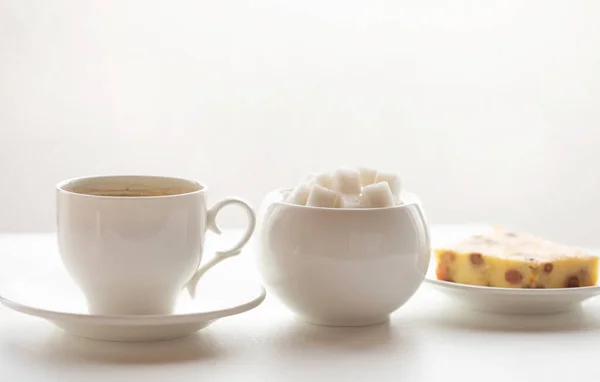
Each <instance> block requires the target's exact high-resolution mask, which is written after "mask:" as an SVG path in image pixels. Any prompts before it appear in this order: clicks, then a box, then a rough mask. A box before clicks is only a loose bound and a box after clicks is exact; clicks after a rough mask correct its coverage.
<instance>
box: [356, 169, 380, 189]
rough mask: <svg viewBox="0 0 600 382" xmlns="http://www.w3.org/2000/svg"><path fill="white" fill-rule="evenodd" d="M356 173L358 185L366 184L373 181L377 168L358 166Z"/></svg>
mask: <svg viewBox="0 0 600 382" xmlns="http://www.w3.org/2000/svg"><path fill="white" fill-rule="evenodd" d="M358 173H359V174H360V185H361V186H368V185H369V184H373V183H375V177H376V176H377V170H375V169H372V168H368V167H359V168H358Z"/></svg>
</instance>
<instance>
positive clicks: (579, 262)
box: [434, 228, 598, 288]
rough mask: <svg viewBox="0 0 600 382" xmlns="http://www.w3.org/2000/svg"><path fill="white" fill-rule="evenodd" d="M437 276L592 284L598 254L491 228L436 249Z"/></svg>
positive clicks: (491, 282)
mask: <svg viewBox="0 0 600 382" xmlns="http://www.w3.org/2000/svg"><path fill="white" fill-rule="evenodd" d="M434 253H435V256H436V260H437V268H436V275H437V278H438V279H440V280H445V281H453V282H457V283H462V284H472V285H483V286H493V287H506V288H566V287H576V286H589V285H595V284H596V282H597V278H598V258H597V257H596V256H594V255H591V254H589V253H587V252H586V251H584V250H582V249H579V248H575V247H570V246H566V245H562V244H558V243H554V242H551V241H548V240H545V239H542V238H539V237H537V236H534V235H532V234H529V233H524V232H515V231H509V230H504V229H500V228H497V229H493V230H491V231H490V232H487V233H485V234H479V235H473V236H469V237H467V238H465V239H463V240H461V241H459V242H456V243H454V244H451V245H447V246H443V247H440V248H438V249H436V250H435V251H434Z"/></svg>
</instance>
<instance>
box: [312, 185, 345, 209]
mask: <svg viewBox="0 0 600 382" xmlns="http://www.w3.org/2000/svg"><path fill="white" fill-rule="evenodd" d="M338 204H339V194H338V193H337V192H335V191H332V190H329V189H327V188H325V187H321V186H319V185H318V184H315V185H313V186H312V189H311V190H310V195H309V196H308V200H307V201H306V205H307V206H311V207H329V208H335V207H337V206H338Z"/></svg>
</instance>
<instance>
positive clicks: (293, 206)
mask: <svg viewBox="0 0 600 382" xmlns="http://www.w3.org/2000/svg"><path fill="white" fill-rule="evenodd" d="M286 191H293V188H289V187H282V188H276V189H274V190H272V191H271V192H269V194H268V195H270V194H273V193H276V192H277V193H279V194H282V193H284V192H286ZM404 192H405V193H406V194H409V195H411V196H413V197H416V198H418V196H417V194H415V193H413V192H409V191H404ZM272 204H280V205H283V206H288V207H291V208H304V209H309V210H317V211H319V210H320V211H339V212H342V211H365V212H367V211H389V210H394V209H401V208H406V207H409V206H412V205H417V206H418V204H419V203H418V202H417V201H416V200H411V201H409V202H406V203H405V202H403V203H402V204H394V205H393V206H389V207H356V208H338V207H315V206H305V205H300V204H293V203H288V202H286V201H285V200H275V201H273V202H272Z"/></svg>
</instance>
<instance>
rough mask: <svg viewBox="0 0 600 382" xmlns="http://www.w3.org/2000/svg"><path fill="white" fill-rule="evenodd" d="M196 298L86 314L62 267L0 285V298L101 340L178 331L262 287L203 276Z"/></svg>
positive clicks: (230, 308) (234, 310) (232, 310)
mask: <svg viewBox="0 0 600 382" xmlns="http://www.w3.org/2000/svg"><path fill="white" fill-rule="evenodd" d="M197 293H198V294H197V296H196V299H195V300H192V299H190V298H189V296H188V295H187V293H182V294H181V298H180V300H179V301H178V304H177V307H176V310H175V313H174V314H173V315H155V316H150V315H149V316H101V315H90V314H89V313H88V312H87V306H86V303H85V299H84V297H83V295H82V294H81V293H80V292H79V290H78V289H77V287H76V286H75V285H74V283H73V282H72V281H71V279H70V278H69V277H68V276H67V275H66V273H65V272H64V271H63V270H61V269H55V270H52V271H48V272H43V273H40V274H36V275H34V276H33V277H30V278H28V279H27V280H23V281H21V282H18V283H14V284H13V285H10V286H9V287H8V288H6V289H5V290H3V291H2V293H1V296H0V302H2V304H4V305H6V306H7V307H9V308H11V309H13V310H15V311H17V312H21V313H25V314H28V315H31V316H36V317H40V318H43V319H46V320H48V321H50V322H51V323H53V324H54V325H56V326H58V327H59V328H62V329H64V330H65V331H67V332H69V333H72V334H75V335H79V336H83V337H87V338H93V339H98V340H106V341H156V340H165V339H172V338H178V337H183V336H186V335H188V334H192V333H195V332H197V331H198V330H200V329H202V328H204V327H206V326H208V325H209V324H211V323H212V322H214V321H215V320H217V319H219V318H223V317H227V316H232V315H236V314H240V313H243V312H246V311H248V310H250V309H253V308H255V307H257V306H258V305H260V304H261V303H262V301H263V300H264V299H265V289H264V288H263V287H262V286H261V285H259V284H256V283H253V282H249V281H241V280H238V281H236V280H223V279H221V278H219V277H208V275H207V276H206V279H205V278H203V279H202V280H201V281H200V283H199V284H198V289H197Z"/></svg>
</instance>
